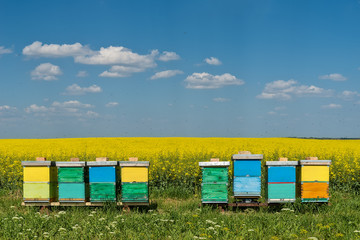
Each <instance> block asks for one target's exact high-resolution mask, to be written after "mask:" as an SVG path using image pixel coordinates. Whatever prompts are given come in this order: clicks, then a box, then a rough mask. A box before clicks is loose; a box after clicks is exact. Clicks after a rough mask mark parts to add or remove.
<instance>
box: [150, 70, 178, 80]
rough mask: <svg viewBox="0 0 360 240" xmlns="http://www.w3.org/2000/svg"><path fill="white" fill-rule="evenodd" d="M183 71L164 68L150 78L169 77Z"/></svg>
mask: <svg viewBox="0 0 360 240" xmlns="http://www.w3.org/2000/svg"><path fill="white" fill-rule="evenodd" d="M183 73H184V72H183V71H180V70H166V71H162V72H157V73H155V74H154V75H153V76H152V77H151V78H150V79H152V80H154V79H158V78H170V77H173V76H175V75H178V74H183Z"/></svg>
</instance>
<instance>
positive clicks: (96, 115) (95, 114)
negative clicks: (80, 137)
mask: <svg viewBox="0 0 360 240" xmlns="http://www.w3.org/2000/svg"><path fill="white" fill-rule="evenodd" d="M86 116H87V117H91V118H96V117H98V116H99V114H98V113H97V112H93V111H87V112H86Z"/></svg>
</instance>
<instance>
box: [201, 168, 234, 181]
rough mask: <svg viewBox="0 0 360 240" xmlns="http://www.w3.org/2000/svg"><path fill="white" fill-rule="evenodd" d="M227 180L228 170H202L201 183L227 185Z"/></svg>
mask: <svg viewBox="0 0 360 240" xmlns="http://www.w3.org/2000/svg"><path fill="white" fill-rule="evenodd" d="M228 179H229V176H228V168H227V167H222V168H213V167H203V168H202V182H203V183H215V182H216V183H227V182H228Z"/></svg>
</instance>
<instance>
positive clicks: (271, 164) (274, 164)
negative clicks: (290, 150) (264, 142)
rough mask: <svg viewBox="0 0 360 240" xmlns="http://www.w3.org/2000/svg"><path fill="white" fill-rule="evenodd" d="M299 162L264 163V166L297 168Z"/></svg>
mask: <svg viewBox="0 0 360 240" xmlns="http://www.w3.org/2000/svg"><path fill="white" fill-rule="evenodd" d="M297 165H299V161H266V166H297Z"/></svg>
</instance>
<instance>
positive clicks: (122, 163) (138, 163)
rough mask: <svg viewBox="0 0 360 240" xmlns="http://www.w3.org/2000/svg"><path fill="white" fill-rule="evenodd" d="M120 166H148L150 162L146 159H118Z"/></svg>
mask: <svg viewBox="0 0 360 240" xmlns="http://www.w3.org/2000/svg"><path fill="white" fill-rule="evenodd" d="M119 166H120V167H148V166H150V162H148V161H119Z"/></svg>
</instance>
